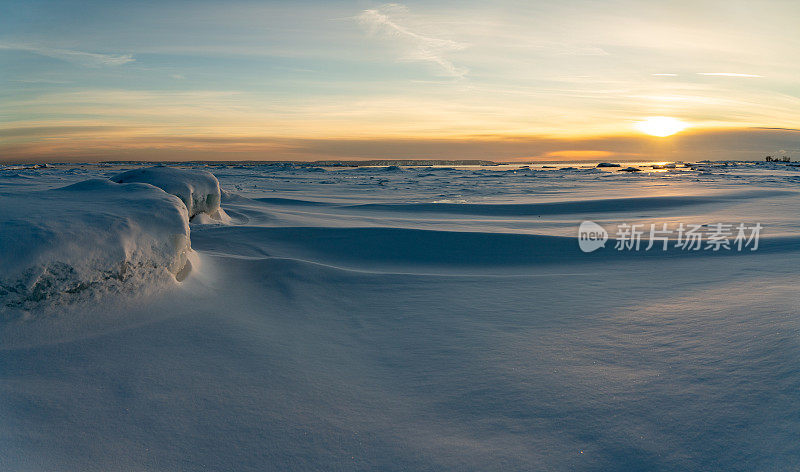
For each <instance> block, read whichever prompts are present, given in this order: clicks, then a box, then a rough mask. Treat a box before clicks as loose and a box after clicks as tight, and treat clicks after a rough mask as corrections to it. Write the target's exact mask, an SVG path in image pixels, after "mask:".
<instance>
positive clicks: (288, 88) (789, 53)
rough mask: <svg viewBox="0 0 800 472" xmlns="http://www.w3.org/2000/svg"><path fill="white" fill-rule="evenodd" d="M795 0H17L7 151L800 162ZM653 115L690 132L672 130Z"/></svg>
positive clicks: (6, 94)
mask: <svg viewBox="0 0 800 472" xmlns="http://www.w3.org/2000/svg"><path fill="white" fill-rule="evenodd" d="M797 18H800V2H797V1H794V0H792V1H780V0H766V1H758V2H755V1H752V0H748V1H742V0H728V1H716V0H715V1H710V0H694V1H641V0H639V1H627V0H624V1H623V0H604V1H587V0H562V1H560V2H554V1H546V2H545V1H535V0H529V1H512V0H497V1H493V2H484V1H481V2H478V1H471V0H462V1H442V0H428V1H424V2H423V1H409V2H405V3H402V4H400V3H397V4H386V3H379V2H370V1H317V0H299V1H291V2H285V1H284V2H272V1H259V2H255V1H250V2H246V1H226V2H218V1H215V2H205V1H191V2H189V1H171V0H164V1H139V2H130V1H126V2H118V1H114V0H106V1H97V2H93V1H80V2H77V1H71V0H61V1H53V2H50V1H25V0H17V1H8V0H0V161H7V162H12V161H96V160H169V161H177V160H240V159H241V160H245V159H253V160H317V159H390V158H392V159H415V158H419V159H487V160H495V161H547V160H578V159H586V160H641V159H648V160H650V159H656V160H661V159H663V160H686V161H689V160H700V159H745V160H755V159H758V160H761V159H763V158H764V156H766V155H788V156H790V157H792V158H794V159H797V158H800V131H798V129H797V128H800V30H798V28H797ZM649 117H670V118H675V119H677V120H680V121H681V122H683V123H685V124H686V125H687V128H686V130H684V131H682V132H680V133H677V134H675V135H673V136H669V137H653V136H649V135H646V134H644V133H642V132H641V131H639V130H638V129H637V126H636V125H637V123H639V122H641V121H643V120H647V119H648V118H649Z"/></svg>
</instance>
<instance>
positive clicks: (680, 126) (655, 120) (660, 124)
mask: <svg viewBox="0 0 800 472" xmlns="http://www.w3.org/2000/svg"><path fill="white" fill-rule="evenodd" d="M635 126H636V129H638V130H639V131H641V132H642V133H645V134H649V135H650V136H659V137H662V138H663V137H665V136H671V135H673V134H675V133H679V132H681V131H683V130H685V129H686V128H688V127H689V125H688V124H687V123H684V122H683V121H681V120H679V119H677V118H670V117H669V116H651V117H650V118H647V119H645V120H643V121H637V122H636V125H635Z"/></svg>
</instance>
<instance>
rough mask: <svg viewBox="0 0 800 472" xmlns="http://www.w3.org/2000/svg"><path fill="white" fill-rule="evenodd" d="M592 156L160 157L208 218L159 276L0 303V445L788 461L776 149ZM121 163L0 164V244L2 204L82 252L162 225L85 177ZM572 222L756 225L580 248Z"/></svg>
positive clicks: (133, 193) (76, 450)
mask: <svg viewBox="0 0 800 472" xmlns="http://www.w3.org/2000/svg"><path fill="white" fill-rule="evenodd" d="M596 164H597V163H593V164H588V163H564V164H562V165H561V166H563V167H571V168H572V169H573V170H570V171H561V170H559V169H557V168H550V167H545V166H542V165H538V164H531V165H530V169H521V168H520V167H519V166H495V167H491V168H490V167H480V166H463V167H450V168H424V169H423V168H413V167H407V166H403V167H402V171H387V170H386V169H385V168H384V169H380V168H376V169H375V170H368V171H365V170H359V169H352V168H336V167H329V168H325V172H319V171H316V170H309V169H307V168H304V167H303V166H296V165H286V164H280V165H278V164H276V165H270V164H262V163H236V164H234V165H229V164H219V165H209V166H208V167H201V166H199V165H191V164H187V165H185V166H181V167H185V168H187V170H190V171H193V170H197V171H201V170H204V169H207V170H210V171H211V172H213V174H214V175H215V176H216V177H217V178H218V179H219V182H220V185H221V187H222V188H224V189H225V191H224V192H222V195H223V198H224V203H223V204H224V206H225V212H226V213H227V214H228V215H229V216H230V223H229V224H217V223H215V222H216V221H217V220H213V219H209V218H207V216H206V215H203V214H202V213H199V214H197V215H195V218H194V220H193V221H192V224H191V246H192V249H193V250H194V251H195V252H196V259H195V260H193V262H192V264H193V268H192V271H191V273H190V274H189V275H188V277H187V278H185V280H184V281H183V282H181V283H177V282H175V280H174V277H173V276H172V275H171V273H170V272H169V271H168V270H162V272H163V273H165V274H166V277H164V278H154V279H148V282H147V284H140V285H141V286H140V287H138V288H135V289H133V290H125V291H116V290H109V291H108V293H106V295H105V296H103V297H97V298H93V299H91V303H88V304H87V303H82V302H80V301H79V302H75V303H72V302H69V303H68V301H67V300H61V301H60V302H59V303H55V304H51V305H49V308H50V311H49V316H37V314H38V313H39V311H38V310H39V308H30V310H29V313H30V316H26V317H12V316H7V315H8V313H9V312H10V309H9V308H8V307H5V306H4V307H0V310H3V311H2V314H3V316H2V317H0V319H1V320H2V321H0V417H2V418H3V421H1V422H0V469H1V470H59V471H105V470H236V471H262V470H302V471H305V470H386V471H393V470H475V471H478V470H480V471H487V470H554V471H567V470H795V469H797V468H798V466H800V447H798V444H797V440H796V438H797V437H798V435H800V418H798V415H797V412H798V411H800V396H798V394H797V386H798V385H800V369H798V365H800V342H798V333H800V318H799V317H798V316H797V307H798V306H799V304H800V299H799V298H798V294H797V267H798V266H800V249H799V248H800V221H798V219H797V215H798V214H800V191H798V188H797V184H798V183H799V182H800V177H799V176H800V174H798V172H797V169H796V168H789V167H787V166H782V165H773V164H756V163H729V164H727V165H723V164H718V163H713V162H707V163H704V164H703V169H705V170H704V171H698V170H695V169H692V168H691V167H682V166H681V167H679V166H676V168H670V167H667V166H664V169H659V170H658V171H655V170H653V169H652V168H651V167H649V166H651V165H654V164H660V163H652V162H650V163H626V164H625V165H626V166H627V165H628V164H630V165H631V166H635V167H636V168H638V169H642V171H641V172H636V173H622V172H616V170H617V169H615V168H610V169H608V170H603V169H602V168H600V169H591V168H593V167H594V166H595V165H596ZM587 166H588V167H587ZM130 167H131V165H130V164H128V165H126V167H124V168H123V167H122V166H119V165H116V166H113V167H99V166H92V165H86V166H69V165H62V166H56V167H55V168H52V169H36V170H31V169H7V170H3V171H2V172H1V173H0V200H1V201H2V202H10V203H9V204H3V205H2V206H1V207H0V214H2V215H4V216H3V218H2V220H0V224H2V226H0V240H1V241H3V243H2V244H3V245H4V246H3V247H8V245H9V244H12V243H13V241H15V239H13V238H14V236H13V235H14V234H17V232H14V231H9V230H7V229H6V228H8V226H7V224H6V222H7V221H9V220H10V219H12V217H11V216H10V215H11V213H9V211H11V212H13V215H14V216H13V218H14V219H16V220H18V221H19V222H20V223H19V224H24V225H27V226H26V228H27V229H25V230H24V231H23V232H22V233H20V234H28V235H30V234H36V231H37V230H35V228H39V227H42V228H55V229H57V230H58V231H59V232H62V231H63V232H65V233H64V234H68V235H72V236H70V237H74V238H83V239H81V241H85V243H81V244H78V245H77V246H78V247H79V248H80V252H79V254H81V258H83V259H86V260H87V261H88V260H89V257H97V258H98V259H97V261H100V262H102V261H103V260H104V259H103V256H104V255H105V254H112V253H114V251H115V250H116V254H123V253H124V251H121V250H119V249H115V248H116V247H117V246H115V245H114V244H110V243H109V244H106V243H107V242H106V240H105V239H103V238H107V237H111V236H113V237H114V238H117V237H119V238H122V237H123V235H128V236H127V237H128V239H127V240H126V241H127V244H129V245H131V247H134V246H135V247H149V246H147V245H146V244H145V243H146V242H147V241H151V242H153V244H154V245H155V246H154V247H157V248H164V249H165V250H166V249H168V248H167V247H165V246H163V241H165V239H164V236H165V235H166V234H167V233H168V231H162V230H163V229H166V228H167V227H169V228H172V229H171V230H170V231H172V230H175V231H177V233H176V234H187V235H188V227H189V224H188V221H187V220H188V211H187V210H186V208H184V204H182V203H181V202H180V201H179V200H178V198H177V197H174V196H171V195H168V194H167V193H164V192H163V191H161V190H159V189H156V188H153V187H152V186H150V185H147V184H114V183H111V182H109V181H108V180H107V178H108V176H110V175H116V174H118V173H119V172H121V171H122V170H127V169H129V168H130ZM515 171H516V172H515ZM20 176H25V178H22V177H20ZM92 177H96V178H100V179H106V180H105V181H97V180H91V181H89V183H84V184H79V187H78V189H75V190H72V191H70V190H50V189H56V188H60V187H63V186H64V185H67V184H70V183H76V182H79V181H83V180H86V179H88V178H92ZM82 186H88V187H89V188H82ZM95 186H96V187H97V188H95ZM133 197H135V198H133ZM435 202H442V203H435ZM9 207H11V208H14V209H12V210H8V209H7V208H9ZM176 213H179V214H181V215H182V216H181V217H180V218H178V219H175V218H172V217H169V215H175V214H176ZM150 220H164V221H161V222H160V223H159V222H158V221H152V222H151V221H150ZM173 220H174V221H173ZM585 220H591V221H595V222H597V223H598V224H601V225H603V226H604V227H606V228H612V227H613V226H614V225H617V224H619V223H623V222H624V223H628V224H643V225H649V224H650V223H656V224H660V223H662V222H667V223H676V224H677V223H698V224H709V225H710V224H714V223H718V222H726V223H739V222H743V223H748V224H752V223H756V222H758V223H760V224H762V225H763V226H764V231H763V234H762V239H761V245H760V247H759V250H758V251H754V252H750V251H746V252H742V253H725V254H720V253H712V251H698V252H687V251H679V250H670V251H663V252H662V251H657V252H652V251H651V252H649V253H644V252H639V253H637V252H627V253H625V252H622V253H620V252H617V251H615V250H613V249H612V248H613V243H614V240H615V238H617V236H616V235H614V234H613V233H612V234H610V235H609V238H610V239H609V241H608V243H607V244H606V247H605V248H603V249H599V250H597V251H595V252H593V253H591V254H585V253H582V252H581V251H580V250H579V249H578V245H577V241H576V231H577V228H578V225H579V224H580V222H582V221H585ZM170 222H171V223H170ZM194 223H198V224H194ZM201 223H202V224H201ZM209 223H212V224H209ZM115 225H117V226H115ZM173 225H174V226H173ZM117 227H118V228H119V231H116V230H115V229H114V228H117ZM81 228H83V229H81ZM135 228H140V230H138V231H137V230H135ZM109 231H111V232H109ZM82 233H87V234H82ZM95 233H96V234H95ZM43 234H44V233H43ZM137 234H141V235H145V234H152V235H154V236H153V237H152V238H150V239H148V238H145V237H144V236H142V237H138V236H136V235H137ZM114 235H116V236H114ZM51 237H53V236H51ZM66 239H67V236H65V237H64V241H58V240H57V242H58V244H60V245H62V246H64V247H66V245H68V244H69V242H68V241H66ZM9 240H11V241H12V243H9V242H8V241H9ZM157 241H160V243H157ZM14 244H21V246H20V247H27V246H24V245H22V242H20V243H14ZM91 246H97V248H96V249H93V248H92V247H91ZM70 247H71V246H70ZM170 251H171V249H170ZM13 252H14V251H11V250H5V249H4V252H3V254H4V256H3V258H4V259H5V258H6V257H11V256H12V254H9V253H13ZM63 252H64V251H57V253H63ZM143 252H145V251H143ZM167 252H169V251H167ZM94 253H97V255H96V256H93V254H94ZM154 253H160V252H158V251H155V250H154ZM170 254H171V253H170ZM14 257H15V256H14ZM45 259H46V260H50V259H48V258H45ZM112 259H115V258H111V257H109V258H108V261H109V262H110V261H111V260H112ZM167 260H168V258H163V259H160V261H161V264H167ZM79 262H80V261H74V262H73V264H76V265H79ZM0 263H2V264H4V265H3V266H2V272H0V273H2V274H6V273H7V271H9V270H14V271H17V270H19V268H20V267H22V266H25V265H30V264H28V263H25V264H23V263H21V262H14V261H12V260H11V259H8V260H6V262H2V261H0ZM93 264H94V262H93V263H92V265H93ZM87 266H89V265H88V264H87ZM162 267H163V265H162ZM22 272H24V270H22ZM148 284H149V285H148ZM145 286H151V287H160V289H159V290H146V289H144V288H143V287H145ZM45 302H47V301H45Z"/></svg>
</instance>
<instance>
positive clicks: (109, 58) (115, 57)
mask: <svg viewBox="0 0 800 472" xmlns="http://www.w3.org/2000/svg"><path fill="white" fill-rule="evenodd" d="M0 49H6V50H15V51H27V52H30V53H33V54H39V55H40V56H47V57H52V58H54V59H59V60H62V61H67V62H71V63H73V64H79V65H82V66H86V67H113V66H121V65H123V64H127V63H129V62H133V61H135V60H136V59H134V58H133V56H132V55H131V54H101V53H95V52H84V51H75V50H72V49H56V48H48V47H42V46H33V45H27V44H3V43H0Z"/></svg>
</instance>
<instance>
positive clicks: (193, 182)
mask: <svg viewBox="0 0 800 472" xmlns="http://www.w3.org/2000/svg"><path fill="white" fill-rule="evenodd" d="M111 180H112V181H114V182H117V183H131V182H139V183H147V184H150V185H153V186H155V187H158V188H160V189H162V190H164V191H165V192H167V193H170V194H172V195H175V196H177V197H178V198H180V199H181V201H182V202H183V204H184V205H186V209H187V210H188V212H189V218H194V217H195V216H197V215H199V214H201V213H205V214H206V215H207V217H210V218H212V219H214V220H218V221H226V220H227V215H225V212H224V211H223V210H222V209H221V208H220V206H219V204H220V188H219V181H218V180H217V178H216V177H214V174H212V173H210V172H206V171H203V170H196V169H191V170H188V169H174V168H171V167H166V166H156V167H148V168H144V169H134V170H129V171H127V172H123V173H121V174H117V175H115V176H114V177H111ZM207 217H201V218H200V221H201V222H208V219H207Z"/></svg>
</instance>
